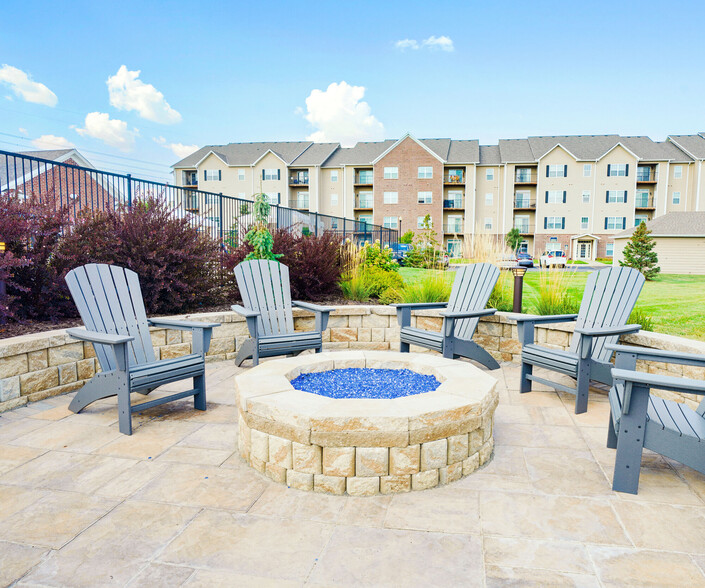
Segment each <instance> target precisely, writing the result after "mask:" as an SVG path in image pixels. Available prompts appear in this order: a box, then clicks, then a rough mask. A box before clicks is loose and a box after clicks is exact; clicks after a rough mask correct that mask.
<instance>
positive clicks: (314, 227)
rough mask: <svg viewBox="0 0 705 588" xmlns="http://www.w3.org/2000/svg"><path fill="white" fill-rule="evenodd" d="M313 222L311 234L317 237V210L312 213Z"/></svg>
mask: <svg viewBox="0 0 705 588" xmlns="http://www.w3.org/2000/svg"><path fill="white" fill-rule="evenodd" d="M313 222H314V225H313V234H314V235H316V237H318V213H317V212H314V213H313Z"/></svg>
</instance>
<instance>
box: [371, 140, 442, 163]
mask: <svg viewBox="0 0 705 588" xmlns="http://www.w3.org/2000/svg"><path fill="white" fill-rule="evenodd" d="M407 139H410V140H411V141H413V142H414V143H416V144H417V145H419V146H420V147H421V148H422V149H425V150H426V151H427V152H428V153H429V155H432V156H433V157H435V158H436V159H438V160H439V161H441V162H442V163H445V157H444V156H442V155H439V154H438V153H437V152H436V151H435V150H434V149H432V148H431V146H429V145H427V144H426V142H429V143H430V145H432V146H433V147H434V148H435V149H440V150H441V151H444V150H445V152H446V155H447V152H448V145H450V139H424V140H423V141H419V140H418V139H417V138H416V137H414V136H413V135H412V134H411V133H405V134H404V135H403V136H402V137H401V138H399V139H397V140H396V141H394V143H392V144H391V145H390V146H389V147H387V148H386V149H385V150H384V151H382V153H380V154H379V155H378V156H377V157H376V158H375V159H373V160H372V164H373V165H374V164H375V163H377V162H378V161H379V160H380V159H382V158H383V157H384V156H386V155H387V153H390V152H391V151H393V150H394V149H395V148H396V147H397V146H398V145H401V144H402V143H403V142H404V141H406V140H407ZM445 141H447V143H444V142H445Z"/></svg>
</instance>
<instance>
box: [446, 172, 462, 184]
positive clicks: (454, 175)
mask: <svg viewBox="0 0 705 588" xmlns="http://www.w3.org/2000/svg"><path fill="white" fill-rule="evenodd" d="M443 183H444V184H448V185H450V186H461V185H463V184H465V175H464V174H463V170H462V169H455V170H447V171H446V172H445V173H444V174H443Z"/></svg>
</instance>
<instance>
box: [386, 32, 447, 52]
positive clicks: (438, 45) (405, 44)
mask: <svg viewBox="0 0 705 588" xmlns="http://www.w3.org/2000/svg"><path fill="white" fill-rule="evenodd" d="M394 46H395V47H396V48H397V49H399V50H400V51H406V50H407V49H414V50H416V49H430V50H432V51H433V50H437V49H440V50H441V51H448V52H449V53H450V52H452V51H455V47H454V46H453V39H451V38H450V37H446V36H445V35H441V36H440V37H436V36H434V35H431V36H430V37H429V38H428V39H424V40H423V41H421V42H419V41H417V40H416V39H401V40H400V41H397V42H396V43H394Z"/></svg>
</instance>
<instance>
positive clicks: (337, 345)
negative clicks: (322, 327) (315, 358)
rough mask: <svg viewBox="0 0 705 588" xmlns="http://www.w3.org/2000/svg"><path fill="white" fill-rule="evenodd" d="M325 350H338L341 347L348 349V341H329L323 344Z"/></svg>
mask: <svg viewBox="0 0 705 588" xmlns="http://www.w3.org/2000/svg"><path fill="white" fill-rule="evenodd" d="M323 348H324V350H325V351H338V350H341V349H350V343H349V342H347V341H331V342H330V343H326V344H325V345H324V346H323Z"/></svg>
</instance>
